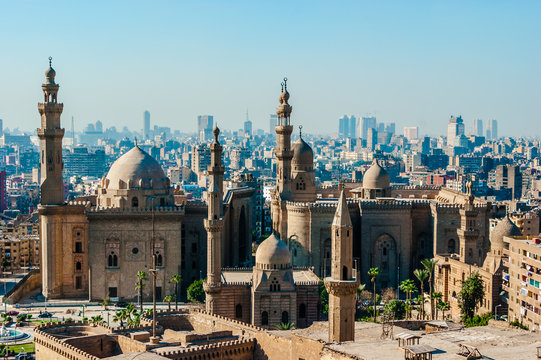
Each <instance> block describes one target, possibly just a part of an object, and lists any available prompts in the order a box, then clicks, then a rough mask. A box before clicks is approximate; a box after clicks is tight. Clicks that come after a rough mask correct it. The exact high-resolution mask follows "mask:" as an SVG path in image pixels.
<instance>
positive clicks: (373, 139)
mask: <svg viewBox="0 0 541 360" xmlns="http://www.w3.org/2000/svg"><path fill="white" fill-rule="evenodd" d="M377 143H378V132H377V130H376V129H374V128H368V130H367V135H366V147H367V148H368V149H370V150H372V151H373V150H375V149H376V144H377Z"/></svg>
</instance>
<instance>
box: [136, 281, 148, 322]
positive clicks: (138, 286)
mask: <svg viewBox="0 0 541 360" xmlns="http://www.w3.org/2000/svg"><path fill="white" fill-rule="evenodd" d="M146 279H147V273H146V272H144V271H139V272H138V273H137V282H136V283H135V290H139V309H140V311H141V313H142V312H143V288H144V287H145V283H144V281H145V280H146Z"/></svg>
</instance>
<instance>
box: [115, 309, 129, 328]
mask: <svg viewBox="0 0 541 360" xmlns="http://www.w3.org/2000/svg"><path fill="white" fill-rule="evenodd" d="M127 319H128V313H127V311H126V309H122V310H119V311H117V312H116V313H115V315H113V321H114V322H119V323H120V326H121V327H123V326H124V321H126V320H127Z"/></svg>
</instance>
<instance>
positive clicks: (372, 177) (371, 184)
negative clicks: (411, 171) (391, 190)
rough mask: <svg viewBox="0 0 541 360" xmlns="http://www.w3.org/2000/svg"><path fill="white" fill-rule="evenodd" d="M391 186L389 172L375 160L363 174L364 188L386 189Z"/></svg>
mask: <svg viewBox="0 0 541 360" xmlns="http://www.w3.org/2000/svg"><path fill="white" fill-rule="evenodd" d="M389 186H390V180H389V174H388V173H387V171H385V169H384V168H382V167H381V165H380V164H379V163H378V162H377V160H374V163H373V164H372V166H370V168H369V169H368V170H366V172H365V173H364V175H363V188H365V189H385V188H388V187H389Z"/></svg>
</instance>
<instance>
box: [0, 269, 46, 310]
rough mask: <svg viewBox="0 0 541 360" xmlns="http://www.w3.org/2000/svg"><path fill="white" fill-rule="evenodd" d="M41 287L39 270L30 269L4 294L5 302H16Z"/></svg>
mask: <svg viewBox="0 0 541 360" xmlns="http://www.w3.org/2000/svg"><path fill="white" fill-rule="evenodd" d="M40 287H41V273H40V272H39V270H35V269H34V270H31V271H30V272H29V273H28V274H26V276H25V277H23V278H22V279H21V280H20V281H19V282H18V283H17V284H16V285H15V286H14V287H13V288H11V290H10V291H8V292H7V294H6V296H4V302H5V303H7V304H16V303H18V302H19V300H20V299H21V298H23V297H24V296H26V295H28V294H29V293H31V292H32V291H34V290H37V289H39V288H40Z"/></svg>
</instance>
